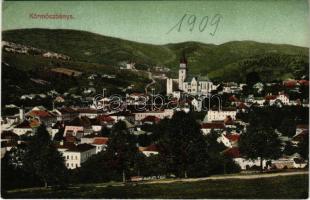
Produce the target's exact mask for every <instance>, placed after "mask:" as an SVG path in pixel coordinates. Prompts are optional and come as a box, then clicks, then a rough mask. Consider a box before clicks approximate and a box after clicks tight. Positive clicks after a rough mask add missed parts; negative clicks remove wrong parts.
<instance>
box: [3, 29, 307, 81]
mask: <svg viewBox="0 0 310 200" xmlns="http://www.w3.org/2000/svg"><path fill="white" fill-rule="evenodd" d="M2 38H3V40H4V41H8V42H13V43H16V44H20V45H26V46H31V47H34V48H38V49H44V50H46V51H50V52H56V53H58V54H62V55H66V56H69V57H70V58H71V59H70V60H71V61H70V62H83V63H96V64H99V65H104V66H110V67H116V66H118V65H119V64H120V63H122V62H124V61H133V62H135V63H137V66H138V67H140V68H141V69H147V68H148V67H150V66H156V65H160V66H165V67H168V68H170V69H172V71H174V72H176V70H177V69H178V62H179V57H180V55H181V54H182V52H185V54H186V56H187V59H188V65H189V70H190V73H193V74H197V75H198V74H200V75H208V76H209V78H210V79H214V80H219V81H237V82H243V81H245V77H246V74H247V73H249V72H252V71H255V72H257V73H258V74H259V75H260V76H261V78H262V79H263V80H264V81H272V80H283V79H287V78H298V76H300V75H302V74H308V70H309V69H308V66H309V49H308V48H305V47H298V46H294V45H287V44H283V45H282V44H268V43H259V42H254V41H231V42H227V43H224V44H221V45H215V44H205V43H201V42H182V43H173V44H165V45H153V44H144V43H139V42H133V41H129V40H123V39H119V38H113V37H107V36H103V35H99V34H95V33H90V32H86V31H78V30H67V29H18V30H8V31H3V35H2ZM6 55H9V54H6ZM5 58H6V56H4V59H5ZM41 62H42V63H44V60H41ZM29 64H31V62H30V63H29ZM83 70H85V71H87V70H88V69H87V67H85V69H83Z"/></svg>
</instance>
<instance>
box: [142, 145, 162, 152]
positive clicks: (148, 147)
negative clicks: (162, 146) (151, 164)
mask: <svg viewBox="0 0 310 200" xmlns="http://www.w3.org/2000/svg"><path fill="white" fill-rule="evenodd" d="M139 150H140V151H157V152H158V148H157V145H156V144H151V145H149V146H147V147H139Z"/></svg>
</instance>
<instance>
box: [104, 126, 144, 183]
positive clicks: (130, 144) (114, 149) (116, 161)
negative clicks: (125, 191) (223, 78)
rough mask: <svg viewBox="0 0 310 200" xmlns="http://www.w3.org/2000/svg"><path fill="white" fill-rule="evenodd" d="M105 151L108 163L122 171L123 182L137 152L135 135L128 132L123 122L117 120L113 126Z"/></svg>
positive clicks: (132, 165)
mask: <svg viewBox="0 0 310 200" xmlns="http://www.w3.org/2000/svg"><path fill="white" fill-rule="evenodd" d="M106 153H107V156H108V159H109V163H110V165H111V166H112V167H113V168H115V169H116V170H117V171H118V172H119V173H122V176H123V182H125V181H126V178H127V177H126V174H127V175H128V174H129V171H130V170H131V169H132V168H133V167H134V161H135V158H136V154H137V153H138V148H137V146H136V141H135V137H134V135H132V134H130V133H129V131H128V130H127V127H126V124H125V122H123V121H119V122H118V123H116V124H115V125H114V126H113V128H112V133H111V138H110V139H109V142H108V147H107V152H106Z"/></svg>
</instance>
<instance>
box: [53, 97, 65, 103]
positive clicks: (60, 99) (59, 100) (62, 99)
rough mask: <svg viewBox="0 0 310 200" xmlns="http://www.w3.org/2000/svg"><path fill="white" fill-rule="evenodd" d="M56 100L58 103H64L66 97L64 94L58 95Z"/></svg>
mask: <svg viewBox="0 0 310 200" xmlns="http://www.w3.org/2000/svg"><path fill="white" fill-rule="evenodd" d="M54 101H55V102H57V103H63V102H65V99H64V98H63V97H62V96H57V97H56V98H55V100H54Z"/></svg>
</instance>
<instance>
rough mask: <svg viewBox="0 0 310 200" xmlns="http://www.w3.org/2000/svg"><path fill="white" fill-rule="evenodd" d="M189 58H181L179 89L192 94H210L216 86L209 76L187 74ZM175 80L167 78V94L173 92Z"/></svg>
mask: <svg viewBox="0 0 310 200" xmlns="http://www.w3.org/2000/svg"><path fill="white" fill-rule="evenodd" d="M187 72H188V70H187V60H186V58H185V56H184V55H183V57H182V58H181V60H180V68H179V77H178V89H179V90H182V91H184V92H185V93H188V94H192V95H200V94H208V93H210V92H211V91H212V90H214V89H216V86H214V85H213V83H212V82H211V81H210V80H209V79H208V78H207V77H190V76H188V74H187ZM172 86H173V80H172V79H170V78H168V79H167V90H166V92H167V95H168V94H172V93H173V87H172Z"/></svg>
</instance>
